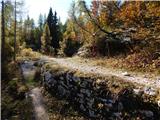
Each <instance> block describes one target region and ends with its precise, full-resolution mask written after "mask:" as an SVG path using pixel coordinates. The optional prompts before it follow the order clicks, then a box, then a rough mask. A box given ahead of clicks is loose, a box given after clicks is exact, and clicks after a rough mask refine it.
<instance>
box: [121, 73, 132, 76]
mask: <svg viewBox="0 0 160 120" xmlns="http://www.w3.org/2000/svg"><path fill="white" fill-rule="evenodd" d="M122 75H123V76H131V74H129V73H128V72H124V73H122Z"/></svg>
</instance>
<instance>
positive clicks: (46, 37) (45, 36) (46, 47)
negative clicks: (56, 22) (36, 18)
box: [41, 23, 51, 53]
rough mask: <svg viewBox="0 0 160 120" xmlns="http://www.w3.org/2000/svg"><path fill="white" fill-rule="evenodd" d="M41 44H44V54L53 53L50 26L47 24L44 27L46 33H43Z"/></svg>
mask: <svg viewBox="0 0 160 120" xmlns="http://www.w3.org/2000/svg"><path fill="white" fill-rule="evenodd" d="M41 43H42V46H41V48H42V52H44V53H50V52H51V51H50V50H51V46H50V44H51V36H50V30H49V26H48V24H47V23H46V24H45V26H44V31H43V35H42V37H41Z"/></svg>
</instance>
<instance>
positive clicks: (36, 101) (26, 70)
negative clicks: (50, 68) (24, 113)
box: [21, 61, 49, 120]
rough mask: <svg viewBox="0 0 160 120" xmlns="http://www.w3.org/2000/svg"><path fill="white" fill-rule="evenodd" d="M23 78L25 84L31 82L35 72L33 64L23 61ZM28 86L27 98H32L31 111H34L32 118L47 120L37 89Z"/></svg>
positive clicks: (42, 101)
mask: <svg viewBox="0 0 160 120" xmlns="http://www.w3.org/2000/svg"><path fill="white" fill-rule="evenodd" d="M21 69H22V73H23V77H24V79H25V82H26V84H29V82H33V79H34V75H35V72H36V68H35V67H34V65H33V62H32V61H30V62H28V61H25V62H24V63H23V64H22V65H21ZM28 86H29V89H30V91H29V96H30V97H31V98H32V103H33V107H34V108H33V109H34V116H35V119H36V120H49V117H48V114H47V112H46V110H45V106H44V100H43V96H42V93H41V90H40V88H39V87H35V86H34V85H30V84H29V85H28Z"/></svg>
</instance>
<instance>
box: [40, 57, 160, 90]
mask: <svg viewBox="0 0 160 120" xmlns="http://www.w3.org/2000/svg"><path fill="white" fill-rule="evenodd" d="M41 60H44V61H47V62H52V61H56V62H57V63H58V64H59V65H61V66H64V67H67V68H70V69H73V70H77V71H81V72H84V73H94V74H100V75H104V76H109V75H111V76H116V77H119V78H122V79H124V80H125V81H128V82H132V83H137V84H139V85H144V86H148V87H153V88H155V89H160V76H155V77H150V76H149V75H145V74H143V75H142V74H137V73H128V72H127V71H121V70H115V69H111V68H106V67H102V66H93V65H92V64H90V61H89V60H76V59H74V58H52V57H48V56H42V57H41Z"/></svg>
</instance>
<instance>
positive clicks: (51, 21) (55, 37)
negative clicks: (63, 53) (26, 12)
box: [47, 8, 60, 55]
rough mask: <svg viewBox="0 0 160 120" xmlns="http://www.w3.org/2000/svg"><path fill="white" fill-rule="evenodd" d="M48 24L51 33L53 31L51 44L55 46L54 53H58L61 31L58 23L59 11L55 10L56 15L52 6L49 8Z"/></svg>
mask: <svg viewBox="0 0 160 120" xmlns="http://www.w3.org/2000/svg"><path fill="white" fill-rule="evenodd" d="M47 24H48V26H49V30H50V33H51V37H52V39H51V46H52V48H54V53H55V55H57V52H58V50H57V49H58V48H59V46H60V45H59V38H60V37H59V35H60V34H59V32H60V29H59V25H58V19H57V12H56V11H55V13H54V15H53V12H52V8H50V10H49V14H48V17H47Z"/></svg>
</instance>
